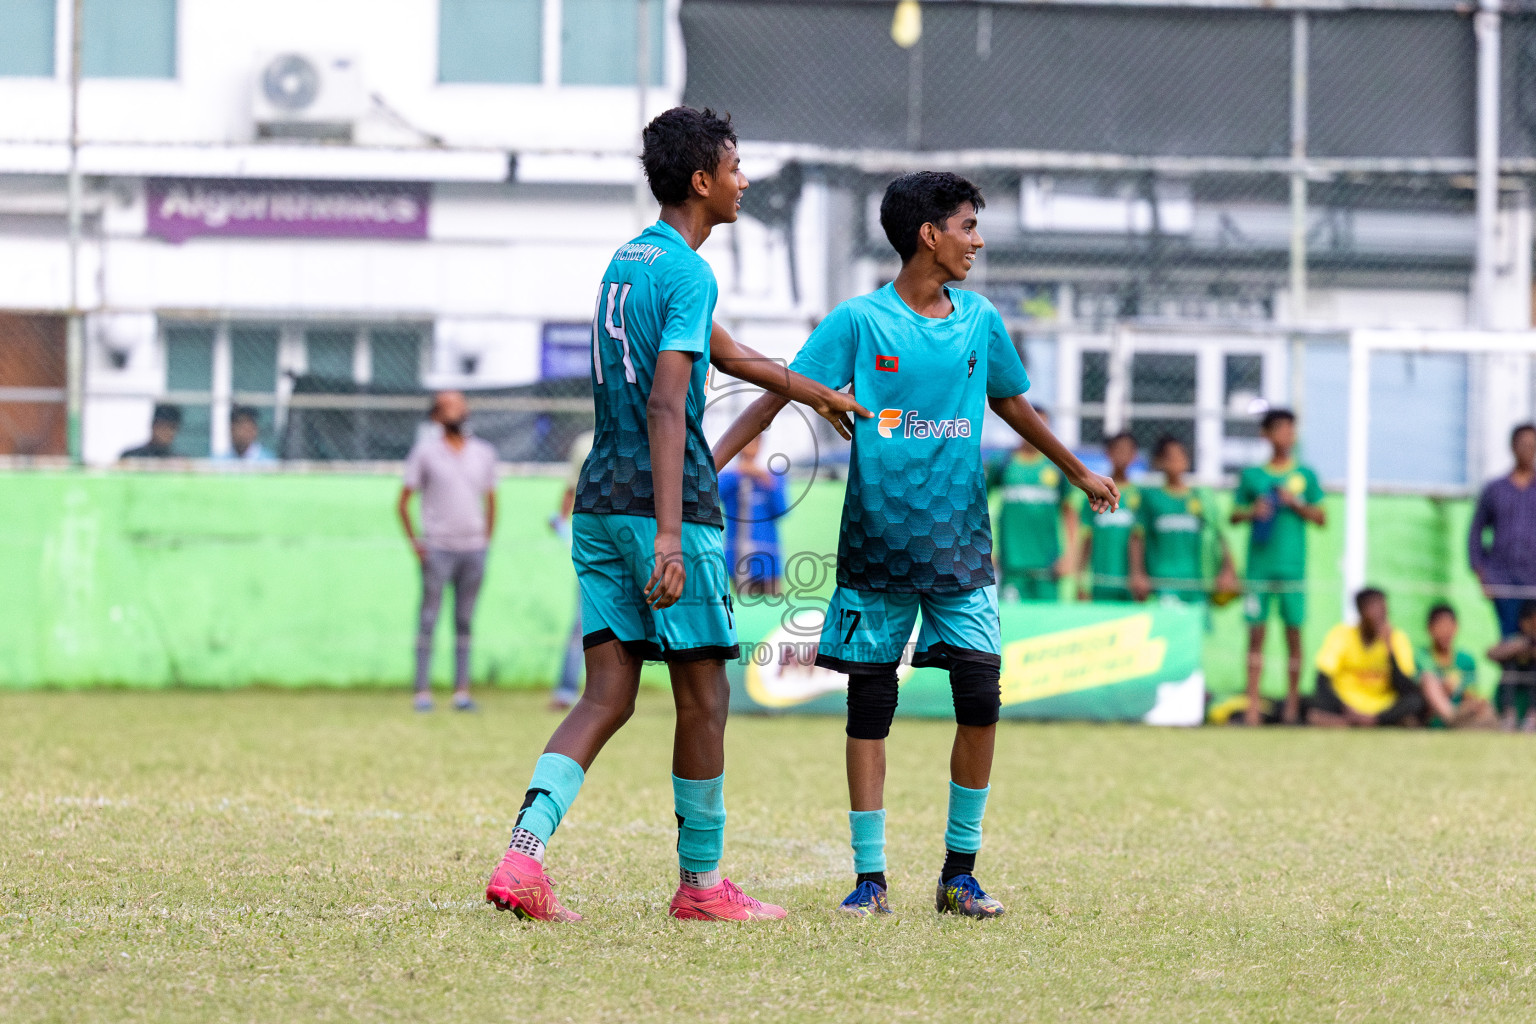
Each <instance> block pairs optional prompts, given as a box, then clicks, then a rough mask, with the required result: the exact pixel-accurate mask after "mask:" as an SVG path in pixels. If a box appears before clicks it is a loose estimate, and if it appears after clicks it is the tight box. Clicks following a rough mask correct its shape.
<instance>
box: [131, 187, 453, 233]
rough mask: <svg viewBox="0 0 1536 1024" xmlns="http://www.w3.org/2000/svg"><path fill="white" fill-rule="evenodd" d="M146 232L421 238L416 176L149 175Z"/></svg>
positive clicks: (423, 203) (426, 202) (424, 196)
mask: <svg viewBox="0 0 1536 1024" xmlns="http://www.w3.org/2000/svg"><path fill="white" fill-rule="evenodd" d="M147 199H148V204H149V233H150V234H151V235H154V236H156V237H159V238H163V239H165V240H166V241H168V242H182V241H185V240H186V239H188V238H195V237H197V236H199V235H220V236H237V237H248V238H258V237H259V238H274V237H276V238H426V237H427V211H428V208H429V206H430V205H431V186H429V185H426V184H423V183H419V182H376V181H369V182H342V181H240V180H228V179H225V180H217V181H213V180H208V181H203V180H185V179H163V178H162V179H151V180H150V182H149V184H148V188H147Z"/></svg>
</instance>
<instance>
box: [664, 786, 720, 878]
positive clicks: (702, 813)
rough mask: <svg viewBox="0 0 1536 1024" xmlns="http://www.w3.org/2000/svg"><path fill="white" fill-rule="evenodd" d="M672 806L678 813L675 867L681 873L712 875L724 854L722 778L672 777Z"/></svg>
mask: <svg viewBox="0 0 1536 1024" xmlns="http://www.w3.org/2000/svg"><path fill="white" fill-rule="evenodd" d="M672 806H673V808H674V809H675V810H676V811H677V864H678V867H680V868H682V869H683V870H684V871H694V872H706V871H714V870H715V869H716V868H718V867H719V866H720V855H721V854H722V853H724V852H725V776H724V775H721V776H719V777H718V778H713V779H680V778H678V777H677V776H676V775H674V776H672Z"/></svg>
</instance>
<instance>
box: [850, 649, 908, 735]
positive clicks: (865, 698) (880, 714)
mask: <svg viewBox="0 0 1536 1024" xmlns="http://www.w3.org/2000/svg"><path fill="white" fill-rule="evenodd" d="M894 717H896V666H895V665H889V666H885V667H881V668H870V669H862V668H861V669H860V670H859V671H857V672H851V673H849V675H848V738H849V739H855V740H883V739H885V738H886V737H887V736H889V735H890V734H891V719H892V718H894Z"/></svg>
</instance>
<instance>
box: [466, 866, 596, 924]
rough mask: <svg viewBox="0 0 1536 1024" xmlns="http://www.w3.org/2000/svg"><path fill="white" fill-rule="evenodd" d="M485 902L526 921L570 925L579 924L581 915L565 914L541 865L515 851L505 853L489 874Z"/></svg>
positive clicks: (569, 912) (568, 912) (572, 912)
mask: <svg viewBox="0 0 1536 1024" xmlns="http://www.w3.org/2000/svg"><path fill="white" fill-rule="evenodd" d="M485 901H486V902H487V903H490V904H492V905H494V906H495V907H496V909H497V910H510V911H512V913H514V914H516V915H517V916H518V917H520V918H523V919H524V920H528V921H558V922H561V923H570V922H575V921H580V920H581V915H580V914H578V913H576V912H575V911H571V910H566V909H565V907H563V906H561V905H560V901H559V900H558V899H556V898H555V890H554V889H553V888H552V887H551V886H550V884H549V876H548V875H546V874H545V873H544V865H542V864H540V863H539V862H538V861H536V860H534V859H533V858H532V857H530V856H528V855H527V854H524V853H518V852H517V851H516V850H508V851H507V855H506V856H505V857H503V858H501V863H500V864H498V865H496V870H495V871H494V872H492V873H491V881H490V884H489V885H487V886H486V887H485Z"/></svg>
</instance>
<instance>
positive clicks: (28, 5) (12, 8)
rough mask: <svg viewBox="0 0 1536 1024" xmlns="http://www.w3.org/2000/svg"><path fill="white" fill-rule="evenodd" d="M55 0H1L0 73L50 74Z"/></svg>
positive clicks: (18, 75)
mask: <svg viewBox="0 0 1536 1024" xmlns="http://www.w3.org/2000/svg"><path fill="white" fill-rule="evenodd" d="M57 4H58V0H0V26H4V27H3V28H0V76H13V77H34V78H51V77H53V60H54V25H55V21H56V19H55V13H56V8H57Z"/></svg>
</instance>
